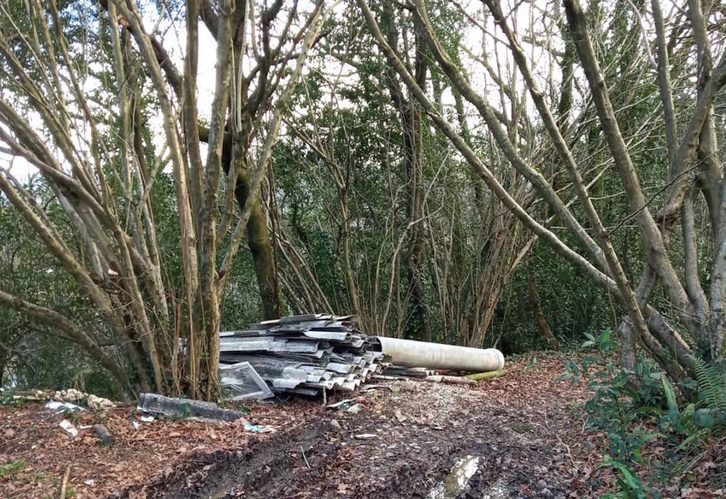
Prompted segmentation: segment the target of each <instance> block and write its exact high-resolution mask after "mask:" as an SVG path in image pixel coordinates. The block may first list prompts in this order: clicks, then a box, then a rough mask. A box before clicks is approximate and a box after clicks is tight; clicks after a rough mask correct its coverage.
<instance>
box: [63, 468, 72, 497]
mask: <svg viewBox="0 0 726 499" xmlns="http://www.w3.org/2000/svg"><path fill="white" fill-rule="evenodd" d="M71 466H73V464H72V463H68V466H66V472H65V473H64V474H63V481H62V482H61V489H60V499H66V489H67V488H68V481H69V480H70V478H71Z"/></svg>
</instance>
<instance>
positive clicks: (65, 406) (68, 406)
mask: <svg viewBox="0 0 726 499" xmlns="http://www.w3.org/2000/svg"><path fill="white" fill-rule="evenodd" d="M45 408H46V409H50V410H51V411H57V412H56V414H59V413H61V412H73V411H84V410H85V409H84V408H83V407H81V406H80V405H76V404H72V403H70V402H60V401H58V400H50V401H48V402H47V403H46V404H45Z"/></svg>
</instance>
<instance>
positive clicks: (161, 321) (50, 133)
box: [0, 0, 326, 398]
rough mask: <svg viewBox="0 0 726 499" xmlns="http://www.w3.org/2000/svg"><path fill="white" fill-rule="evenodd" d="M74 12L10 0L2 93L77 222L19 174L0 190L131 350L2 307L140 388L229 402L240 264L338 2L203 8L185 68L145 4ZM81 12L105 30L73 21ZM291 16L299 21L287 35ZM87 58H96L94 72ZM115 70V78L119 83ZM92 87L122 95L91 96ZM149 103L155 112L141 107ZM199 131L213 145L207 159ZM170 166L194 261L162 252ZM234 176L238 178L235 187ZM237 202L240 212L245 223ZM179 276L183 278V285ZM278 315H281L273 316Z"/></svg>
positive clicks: (44, 314)
mask: <svg viewBox="0 0 726 499" xmlns="http://www.w3.org/2000/svg"><path fill="white" fill-rule="evenodd" d="M62 8H63V9H64V10H59V7H58V5H57V4H56V2H55V1H50V2H46V3H41V2H40V1H38V0H31V1H29V2H10V4H9V5H3V6H0V12H2V14H3V15H2V17H3V19H2V21H1V22H0V56H2V59H0V60H1V61H2V64H0V78H1V79H2V81H3V85H2V86H3V88H6V89H7V90H5V91H3V93H2V95H0V141H1V142H2V143H4V144H5V147H7V149H8V151H9V152H10V153H11V154H12V155H14V156H16V157H22V158H24V159H25V160H26V161H27V162H28V163H29V164H30V165H32V166H34V167H35V168H37V169H38V170H39V172H40V174H41V175H42V176H43V178H44V179H45V181H46V182H47V183H48V185H49V186H50V188H51V190H52V192H53V194H54V197H55V201H56V202H57V203H58V204H59V205H60V206H61V207H62V209H63V212H64V214H65V217H66V220H65V221H62V220H56V219H53V218H51V217H48V216H45V214H44V213H43V211H42V209H41V207H39V206H37V204H36V203H35V200H34V199H33V198H32V197H29V196H28V195H27V193H26V192H25V191H24V190H23V189H22V188H21V187H20V185H19V183H17V182H15V181H14V179H13V177H12V175H11V172H10V171H9V170H8V169H3V170H0V190H2V192H3V193H4V195H5V196H7V198H8V200H9V201H10V202H11V203H12V205H13V206H14V207H15V209H17V210H18V211H19V212H20V213H22V215H23V217H24V218H25V220H26V221H27V223H28V224H29V226H30V227H32V229H33V230H34V231H35V232H36V233H37V235H38V237H40V238H42V240H43V241H44V243H45V245H46V246H47V248H48V251H49V252H51V253H52V254H53V255H54V256H55V257H56V259H57V260H58V262H60V263H61V264H62V266H63V268H64V269H65V271H66V272H67V273H68V275H69V276H71V277H72V279H73V280H74V281H75V282H76V284H77V285H78V287H79V288H80V289H81V290H82V291H83V292H84V293H85V295H86V296H87V297H88V300H89V302H90V303H92V304H93V306H95V308H96V309H97V314H98V315H99V317H100V318H102V319H103V323H104V324H105V325H106V326H107V328H108V332H109V334H110V336H111V338H112V339H113V341H114V342H115V344H116V345H117V348H118V350H119V352H121V353H122V355H121V356H117V355H114V354H113V352H111V351H108V349H106V348H103V347H101V346H100V345H99V341H98V340H97V339H96V338H94V337H93V335H92V334H90V333H88V332H85V331H83V330H81V329H80V328H79V327H78V326H76V325H74V323H73V320H72V318H70V317H65V316H63V315H61V314H59V313H58V312H56V311H54V310H52V309H51V308H49V307H47V306H45V305H44V304H35V303H30V302H28V301H26V300H24V299H23V297H22V296H16V295H13V294H11V293H7V292H0V303H3V304H4V305H6V306H9V307H11V308H13V309H15V310H16V311H18V312H19V313H22V314H24V315H26V316H27V317H28V318H30V319H31V320H33V321H36V322H38V323H41V324H46V325H50V326H52V327H53V328H54V329H55V330H57V331H58V332H59V334H60V335H62V336H63V337H66V338H68V339H70V340H71V341H74V342H76V343H78V344H79V345H80V346H81V347H82V348H84V349H85V350H86V352H88V354H89V355H91V356H92V357H94V358H96V359H97V360H99V361H100V362H101V364H102V365H103V366H104V367H106V368H107V369H108V370H109V371H110V372H111V373H112V374H113V375H114V376H115V377H116V379H117V380H118V381H119V383H120V384H121V385H122V386H124V387H125V388H129V389H133V390H150V389H153V390H157V391H160V392H172V393H179V392H181V391H186V392H188V393H189V394H191V395H193V396H195V397H207V398H211V397H214V396H216V394H217V390H218V374H217V368H218V362H219V335H218V333H219V327H220V311H221V307H222V304H223V303H224V294H225V289H226V284H227V282H228V278H229V275H230V269H231V266H232V264H233V263H234V261H235V256H236V254H237V251H238V248H239V245H240V242H241V240H242V238H243V235H244V234H245V232H247V233H248V235H250V236H251V237H250V239H253V238H255V237H256V236H255V230H256V229H252V228H251V227H255V224H262V227H264V228H265V229H266V221H265V219H264V215H263V214H261V213H260V210H259V202H258V193H259V190H260V187H261V185H262V182H263V179H264V178H265V171H266V169H267V167H268V165H269V162H270V157H271V154H272V148H273V146H274V144H275V141H276V137H277V134H278V131H279V129H280V123H281V119H282V113H283V112H284V110H285V107H286V105H287V102H288V100H289V97H290V95H291V92H292V90H293V88H294V85H295V84H296V82H297V80H298V79H299V77H300V74H301V72H302V67H303V63H304V61H305V59H306V56H307V54H308V51H309V49H310V47H311V46H312V44H313V43H314V42H315V40H316V39H317V37H318V33H319V31H320V28H321V25H322V21H323V20H324V18H325V16H326V13H325V11H324V9H323V3H322V2H320V3H317V4H315V5H314V6H312V8H311V9H310V11H308V12H304V13H303V12H299V11H298V9H297V4H296V3H295V4H293V5H291V6H289V8H285V9H283V6H282V2H276V3H275V4H273V5H272V6H270V7H268V8H265V9H262V10H261V11H258V10H256V8H255V5H254V4H253V3H252V2H244V1H243V2H234V1H233V0H222V1H220V2H218V4H216V6H212V4H211V3H210V2H208V1H204V0H202V1H201V3H200V2H199V1H196V0H189V1H187V2H186V5H185V14H186V25H185V26H184V28H183V29H184V31H185V38H186V41H185V46H186V49H185V53H184V56H183V59H184V65H183V71H178V70H177V69H176V66H175V65H174V61H173V59H172V57H171V56H170V55H169V51H168V50H167V49H166V48H165V47H164V46H163V44H162V42H160V41H159V40H158V39H157V37H156V33H155V31H154V30H153V29H152V30H149V28H148V27H147V26H146V25H145V21H144V19H145V17H144V15H142V12H141V10H140V7H139V5H138V4H137V3H136V1H135V0H130V1H122V0H110V1H108V2H106V1H102V2H101V3H100V7H96V6H95V5H93V4H92V3H88V4H85V3H81V4H79V5H76V4H71V5H67V6H63V7H62ZM69 13H70V14H74V15H75V17H74V15H71V16H68V15H67V14H69ZM81 13H82V14H83V15H84V16H92V18H93V19H94V21H95V23H97V24H93V23H88V24H85V25H82V26H78V25H74V24H73V21H72V20H73V19H74V18H75V19H78V18H79V17H82V16H80V14H81ZM166 16H169V17H165V16H164V15H162V16H161V17H160V18H159V19H158V22H159V23H161V22H170V23H173V20H172V18H171V13H169V12H166ZM278 17H280V18H282V19H284V21H283V22H284V27H283V28H282V29H280V30H276V31H275V30H273V28H272V25H273V22H274V21H275V20H276V19H278ZM68 19H71V21H68ZM200 20H203V21H204V23H205V24H206V26H207V27H208V28H209V30H210V32H211V33H212V34H213V36H214V37H215V39H216V55H215V58H216V81H215V90H214V99H213V102H212V104H211V109H210V117H211V119H210V122H209V127H208V128H204V129H202V130H200V127H199V126H198V121H199V119H198V113H199V109H198V106H199V102H198V95H197V94H198V92H197V84H196V81H197V72H198V59H199V24H200ZM92 26H97V27H98V29H97V31H92V29H91V27H92ZM79 30H80V32H81V33H82V34H83V35H84V37H80V38H79V37H78V36H77V33H78V31H79ZM273 31H274V33H273ZM74 33H75V35H74ZM104 40H109V44H108V48H106V45H105V43H104ZM258 40H261V45H262V48H261V50H259V49H258V47H257V44H258ZM248 44H249V45H250V46H251V47H252V50H251V51H248V50H246V47H247V45H248ZM81 51H82V52H81ZM80 53H85V54H87V57H90V58H92V59H93V60H92V61H91V63H88V64H82V63H81V64H79V59H78V58H79V54H80ZM104 71H110V72H111V74H113V75H115V78H114V81H108V80H104V78H105V77H104V76H103V75H104ZM246 71H247V72H246ZM11 81H14V83H13V84H12V85H8V84H9V83H10V82H11ZM104 85H105V86H104ZM90 87H93V88H100V89H101V95H103V98H104V99H109V100H108V101H107V102H103V103H99V102H97V101H95V100H94V99H92V98H91V97H90V96H89V93H88V91H87V89H88V88H90ZM252 87H253V88H254V90H253V91H252V92H251V95H250V94H248V92H249V91H250V89H251V88H252ZM149 91H150V92H151V93H150V94H149ZM149 96H153V102H154V104H153V108H152V109H149V108H145V109H142V107H143V106H144V105H143V104H142V99H145V98H148V97H149ZM250 101H251V102H250ZM142 112H145V113H148V114H152V115H157V116H158V117H159V118H158V119H159V128H160V130H159V131H158V133H156V134H155V135H154V136H153V138H154V139H155V140H156V141H158V142H159V143H160V144H161V145H158V144H155V143H154V142H153V141H152V140H149V137H148V135H147V134H146V131H147V130H148V128H145V127H148V124H145V123H144V122H143V118H142ZM250 112H251V114H249V113H250ZM200 136H203V138H204V140H205V141H206V142H207V153H206V158H205V159H202V148H201V147H200ZM228 137H229V139H228ZM255 139H256V140H258V141H259V142H258V144H257V146H256V147H254V148H253V147H252V142H253V140H255ZM225 150H226V151H227V156H226V157H225ZM229 151H231V153H229ZM150 158H153V162H152V164H149V160H150ZM225 160H226V161H225ZM167 164H168V165H169V166H170V168H171V177H172V178H173V184H174V187H175V196H174V210H175V213H176V216H177V217H178V226H177V227H176V228H175V230H176V232H177V234H178V237H179V239H178V241H177V245H176V246H175V249H174V251H179V252H180V253H181V263H180V266H179V268H175V267H174V266H173V265H172V264H171V263H170V258H169V255H168V254H165V253H164V252H162V251H160V241H159V236H158V233H159V224H160V223H161V221H160V220H159V219H157V217H156V215H155V209H156V203H157V202H158V200H157V199H156V191H155V189H154V186H155V183H156V182H158V179H159V177H160V176H161V175H165V173H164V168H165V166H166V165H167ZM229 165H232V166H234V167H233V168H232V167H230V166H229ZM223 171H228V172H229V173H228V175H227V176H226V180H225V181H223V178H224V176H223V175H222V173H223ZM240 178H242V180H241V181H240V182H238V179H240ZM242 194H244V195H242ZM220 195H221V198H222V201H221V202H220V200H219V199H218V198H219V197H220ZM235 195H236V197H237V201H238V202H240V205H241V212H240V213H239V215H238V216H236V217H235V216H234V210H233V206H234V198H235ZM260 217H261V219H260ZM253 220H254V221H253ZM59 223H69V224H71V226H72V227H73V228H74V230H75V231H76V232H77V233H78V234H79V236H80V237H81V238H82V240H83V241H84V245H85V247H84V248H74V247H71V246H69V245H68V244H67V242H66V241H65V240H64V239H63V237H61V235H60V231H59V226H58V224H59ZM164 223H169V221H168V220H165V221H164ZM258 242H259V238H258V239H255V241H254V244H257V243H258ZM263 243H264V241H263ZM250 244H253V243H252V242H251V243H250ZM219 260H221V261H222V263H221V266H219V265H218V261H219ZM177 272H178V273H179V275H180V278H176V277H170V276H169V273H177ZM264 272H265V273H266V272H267V270H265V271H264ZM259 274H260V273H259V272H258V276H259ZM265 279H266V278H265ZM263 280H264V279H263ZM265 285H266V284H265ZM271 292H272V293H273V294H274V293H276V291H274V290H273V291H271ZM274 307H276V305H275V306H273V308H274ZM273 312H274V313H279V310H274V311H267V312H266V313H268V314H271V313H273ZM129 373H130V374H129Z"/></svg>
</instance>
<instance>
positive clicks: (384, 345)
mask: <svg viewBox="0 0 726 499" xmlns="http://www.w3.org/2000/svg"><path fill="white" fill-rule="evenodd" d="M376 338H377V339H378V341H379V342H380V343H381V351H382V352H383V353H384V354H385V355H388V356H389V357H391V362H392V363H393V364H394V365H397V366H406V367H428V368H430V369H451V370H452V371H472V372H485V371H498V370H500V369H503V368H504V355H502V352H500V351H499V350H497V349H496V348H486V349H481V348H470V347H459V346H455V345H441V344H439V343H426V342H424V341H414V340H401V339H398V338H386V337H384V336H377V337H376Z"/></svg>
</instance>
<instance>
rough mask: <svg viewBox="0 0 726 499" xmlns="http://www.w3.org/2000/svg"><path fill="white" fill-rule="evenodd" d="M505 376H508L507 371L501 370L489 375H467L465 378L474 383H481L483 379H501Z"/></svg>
mask: <svg viewBox="0 0 726 499" xmlns="http://www.w3.org/2000/svg"><path fill="white" fill-rule="evenodd" d="M505 374H507V370H506V369H499V370H498V371H491V372H488V373H476V374H467V375H466V376H464V377H465V378H466V379H469V380H472V381H479V380H482V379H491V378H501V377H502V376H504V375H505Z"/></svg>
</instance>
